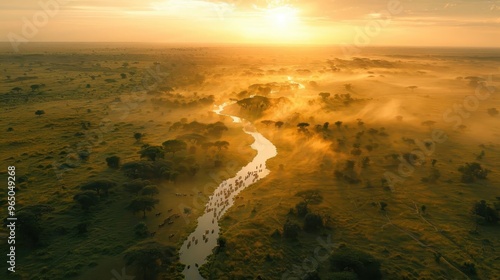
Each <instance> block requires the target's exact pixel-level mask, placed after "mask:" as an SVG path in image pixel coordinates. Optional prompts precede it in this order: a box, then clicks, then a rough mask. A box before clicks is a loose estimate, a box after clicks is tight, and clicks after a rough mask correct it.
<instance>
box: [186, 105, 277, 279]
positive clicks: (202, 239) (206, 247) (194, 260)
mask: <svg viewBox="0 0 500 280" xmlns="http://www.w3.org/2000/svg"><path fill="white" fill-rule="evenodd" d="M231 104H234V102H231V103H224V104H222V105H219V106H217V108H216V109H215V110H214V112H215V113H217V114H218V115H221V116H228V117H231V118H232V119H233V122H235V123H241V124H242V125H243V131H244V132H245V133H247V134H249V135H251V136H252V137H253V138H254V139H255V141H254V143H253V144H252V145H251V147H252V148H253V149H254V150H256V151H257V155H256V156H255V158H254V159H253V160H252V161H251V162H250V163H249V164H247V165H246V166H244V167H243V168H242V169H241V170H240V171H238V173H237V174H236V176H234V177H233V178H230V179H227V180H225V181H223V182H222V183H221V184H220V185H219V186H218V187H217V189H215V191H214V193H213V194H212V195H211V196H210V198H209V200H208V202H207V204H206V206H205V212H204V213H203V215H202V216H201V217H199V218H198V225H197V227H196V229H195V230H194V232H192V233H191V234H190V235H189V237H188V238H187V239H186V240H185V241H184V244H182V247H181V249H180V252H179V255H180V262H181V263H183V264H185V265H186V267H185V268H184V271H183V274H184V276H185V279H187V280H200V279H203V277H201V275H200V273H199V271H198V267H199V266H201V265H203V264H204V263H205V262H206V260H207V257H208V256H210V255H211V254H212V250H213V249H214V248H215V247H216V246H217V238H218V237H219V230H220V228H219V219H220V218H222V216H223V215H224V213H226V211H227V210H228V209H229V208H231V206H233V204H234V199H235V197H236V196H237V195H238V194H239V193H240V192H241V191H242V190H243V189H245V188H246V187H248V186H250V185H252V184H253V183H255V182H257V181H258V180H260V179H262V178H264V177H266V176H267V175H268V174H269V172H270V171H269V170H268V169H266V161H267V160H268V159H270V158H273V157H275V156H276V155H277V154H278V153H277V151H276V147H275V146H274V145H273V143H271V141H269V140H267V139H266V138H265V137H264V136H262V134H260V133H258V132H257V131H256V130H255V128H254V127H253V125H252V124H251V123H250V122H248V121H246V120H244V119H241V118H239V117H236V116H231V115H226V114H223V113H222V111H223V110H224V108H225V107H226V106H228V105H231Z"/></svg>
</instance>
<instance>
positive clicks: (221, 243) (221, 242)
mask: <svg viewBox="0 0 500 280" xmlns="http://www.w3.org/2000/svg"><path fill="white" fill-rule="evenodd" d="M226 244H227V240H226V238H224V237H222V236H220V237H219V238H217V246H219V249H223V248H225V247H226Z"/></svg>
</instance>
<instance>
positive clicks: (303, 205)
mask: <svg viewBox="0 0 500 280" xmlns="http://www.w3.org/2000/svg"><path fill="white" fill-rule="evenodd" d="M295 209H297V215H298V216H299V217H304V216H305V215H306V214H307V213H309V209H308V208H307V202H305V201H301V202H299V203H297V205H295Z"/></svg>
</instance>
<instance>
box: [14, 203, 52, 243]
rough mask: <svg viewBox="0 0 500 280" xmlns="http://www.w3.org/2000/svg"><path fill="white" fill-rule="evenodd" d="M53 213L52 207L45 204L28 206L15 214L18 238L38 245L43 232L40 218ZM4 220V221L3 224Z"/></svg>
mask: <svg viewBox="0 0 500 280" xmlns="http://www.w3.org/2000/svg"><path fill="white" fill-rule="evenodd" d="M52 211H54V207H52V206H49V205H46V204H36V205H29V206H26V207H23V208H21V209H19V210H18V211H17V213H16V217H17V222H16V225H17V229H18V230H19V236H20V237H21V238H22V239H23V240H24V241H27V242H30V243H31V244H33V245H38V244H39V241H40V237H41V233H42V231H43V228H42V225H41V222H40V221H41V218H42V216H43V215H44V214H47V213H50V212H52ZM5 222H6V220H4V223H5Z"/></svg>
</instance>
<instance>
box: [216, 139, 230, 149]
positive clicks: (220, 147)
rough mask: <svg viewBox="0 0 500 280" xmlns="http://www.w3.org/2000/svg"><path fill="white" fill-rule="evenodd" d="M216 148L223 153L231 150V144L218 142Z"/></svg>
mask: <svg viewBox="0 0 500 280" xmlns="http://www.w3.org/2000/svg"><path fill="white" fill-rule="evenodd" d="M214 146H215V147H217V149H219V151H221V150H222V149H226V150H227V149H229V142H227V141H216V142H215V143H214Z"/></svg>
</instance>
